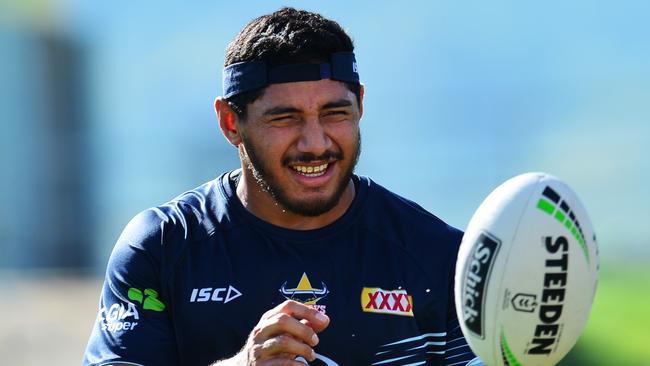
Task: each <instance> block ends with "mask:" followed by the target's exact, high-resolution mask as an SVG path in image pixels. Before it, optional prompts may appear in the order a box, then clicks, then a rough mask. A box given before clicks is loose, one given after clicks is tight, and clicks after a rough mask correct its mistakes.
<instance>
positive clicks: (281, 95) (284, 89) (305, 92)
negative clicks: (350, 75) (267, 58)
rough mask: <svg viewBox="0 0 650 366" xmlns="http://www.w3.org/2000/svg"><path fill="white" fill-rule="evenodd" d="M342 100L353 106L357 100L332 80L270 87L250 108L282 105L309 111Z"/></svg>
mask: <svg viewBox="0 0 650 366" xmlns="http://www.w3.org/2000/svg"><path fill="white" fill-rule="evenodd" d="M341 99H348V100H350V102H353V104H354V100H355V96H354V93H352V91H350V89H348V87H347V86H346V85H345V84H344V83H343V82H340V81H336V80H330V79H324V80H316V81H298V82H292V83H281V84H271V85H269V86H268V87H267V88H266V89H265V90H264V93H263V94H262V96H261V97H260V98H258V99H256V100H255V101H254V102H253V103H251V104H250V106H249V108H250V107H252V108H253V109H254V110H256V109H258V110H262V109H265V108H269V107H274V106H279V105H282V106H291V107H294V108H297V109H304V110H308V109H318V108H320V107H321V106H323V105H324V104H327V103H329V102H332V101H337V100H341Z"/></svg>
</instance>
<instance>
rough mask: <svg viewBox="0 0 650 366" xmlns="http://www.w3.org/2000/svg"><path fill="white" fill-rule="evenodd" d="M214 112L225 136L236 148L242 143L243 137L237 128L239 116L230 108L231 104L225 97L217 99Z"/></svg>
mask: <svg viewBox="0 0 650 366" xmlns="http://www.w3.org/2000/svg"><path fill="white" fill-rule="evenodd" d="M214 111H215V112H216V113H217V118H218V119H219V127H220V128H221V133H223V136H224V137H225V138H226V140H228V142H230V143H231V144H232V145H234V146H239V144H240V143H241V135H240V134H239V128H238V127H237V114H236V113H235V111H233V110H232V108H230V104H228V101H226V100H225V99H224V98H223V97H217V99H215V101H214Z"/></svg>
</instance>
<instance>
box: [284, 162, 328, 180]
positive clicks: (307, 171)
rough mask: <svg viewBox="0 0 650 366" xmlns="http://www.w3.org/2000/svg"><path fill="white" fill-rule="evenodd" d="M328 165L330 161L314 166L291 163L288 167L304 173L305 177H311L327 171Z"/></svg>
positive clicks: (301, 173)
mask: <svg viewBox="0 0 650 366" xmlns="http://www.w3.org/2000/svg"><path fill="white" fill-rule="evenodd" d="M329 165H330V163H325V164H321V165H316V166H308V165H291V166H290V167H291V169H293V170H294V171H295V172H297V173H298V174H300V175H304V176H305V177H310V178H312V177H320V176H321V175H323V174H325V172H326V171H327V167H328V166H329Z"/></svg>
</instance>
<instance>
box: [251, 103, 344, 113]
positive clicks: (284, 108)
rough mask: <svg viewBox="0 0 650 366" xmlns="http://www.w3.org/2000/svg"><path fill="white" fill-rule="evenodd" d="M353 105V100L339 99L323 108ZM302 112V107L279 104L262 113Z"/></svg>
mask: <svg viewBox="0 0 650 366" xmlns="http://www.w3.org/2000/svg"><path fill="white" fill-rule="evenodd" d="M351 105H352V102H350V101H349V100H347V99H339V100H335V101H333V102H328V103H325V104H324V105H323V106H322V107H321V109H332V108H341V107H350V106H351ZM299 112H301V110H300V109H298V108H295V107H289V106H277V107H272V108H269V109H267V110H266V111H264V113H263V114H262V115H263V116H277V115H279V114H285V113H299Z"/></svg>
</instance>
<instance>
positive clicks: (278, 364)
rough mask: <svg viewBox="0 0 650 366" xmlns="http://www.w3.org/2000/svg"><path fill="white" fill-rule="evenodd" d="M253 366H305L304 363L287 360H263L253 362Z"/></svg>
mask: <svg viewBox="0 0 650 366" xmlns="http://www.w3.org/2000/svg"><path fill="white" fill-rule="evenodd" d="M255 365H259V366H305V363H304V362H300V361H296V360H292V359H288V358H272V359H269V360H263V361H259V362H255Z"/></svg>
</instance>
